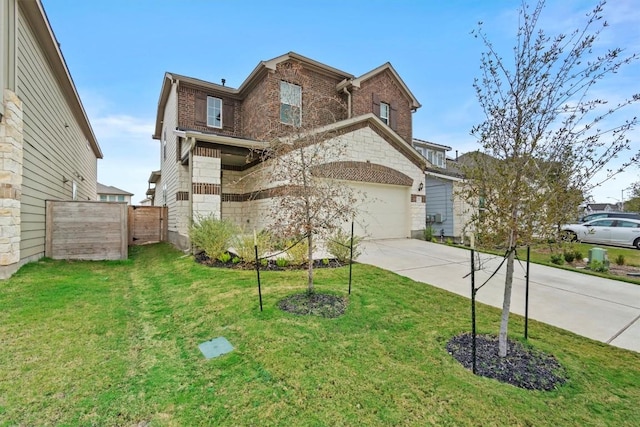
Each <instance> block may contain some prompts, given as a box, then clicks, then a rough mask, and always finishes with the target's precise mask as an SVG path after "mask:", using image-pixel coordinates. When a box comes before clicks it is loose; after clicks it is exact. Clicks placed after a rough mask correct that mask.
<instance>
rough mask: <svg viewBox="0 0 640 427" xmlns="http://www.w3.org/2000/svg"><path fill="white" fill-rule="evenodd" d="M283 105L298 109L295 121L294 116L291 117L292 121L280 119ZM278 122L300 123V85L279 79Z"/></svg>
mask: <svg viewBox="0 0 640 427" xmlns="http://www.w3.org/2000/svg"><path fill="white" fill-rule="evenodd" d="M294 97H295V99H294ZM283 105H288V106H290V107H295V108H297V109H298V112H299V114H298V122H297V123H296V118H295V117H292V118H291V120H292V122H288V121H284V120H282V106H283ZM280 123H284V124H287V125H293V126H301V125H302V86H299V85H297V84H293V83H289V82H285V81H284V80H281V81H280Z"/></svg>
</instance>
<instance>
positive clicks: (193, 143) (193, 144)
mask: <svg viewBox="0 0 640 427" xmlns="http://www.w3.org/2000/svg"><path fill="white" fill-rule="evenodd" d="M188 141H189V227H191V226H192V225H193V150H194V149H195V148H196V139H195V138H194V137H192V136H190V137H189V138H188ZM189 244H191V240H189ZM191 252H192V253H193V245H192V244H191Z"/></svg>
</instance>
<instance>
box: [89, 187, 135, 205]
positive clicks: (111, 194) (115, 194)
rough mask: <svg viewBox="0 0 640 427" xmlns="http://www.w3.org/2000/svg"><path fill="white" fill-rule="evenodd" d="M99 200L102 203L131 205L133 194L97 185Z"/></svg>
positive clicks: (116, 188)
mask: <svg viewBox="0 0 640 427" xmlns="http://www.w3.org/2000/svg"><path fill="white" fill-rule="evenodd" d="M96 191H97V193H98V200H99V201H101V202H126V203H127V204H128V205H130V204H131V196H133V193H129V192H128V191H124V190H121V189H119V188H118V187H113V186H111V185H104V184H100V183H99V182H98V183H97V189H96Z"/></svg>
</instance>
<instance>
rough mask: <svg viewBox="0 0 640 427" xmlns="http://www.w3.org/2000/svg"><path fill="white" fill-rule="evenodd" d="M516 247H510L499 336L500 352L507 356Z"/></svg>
mask: <svg viewBox="0 0 640 427" xmlns="http://www.w3.org/2000/svg"><path fill="white" fill-rule="evenodd" d="M515 253H516V251H515V249H514V248H513V247H511V248H510V249H509V255H508V256H507V275H506V277H505V279H504V300H503V301H502V318H501V320H500V335H499V337H498V354H499V356H500V357H505V356H506V355H507V351H508V350H509V345H508V343H507V332H508V328H509V311H510V310H511V288H512V287H513V267H514V259H515Z"/></svg>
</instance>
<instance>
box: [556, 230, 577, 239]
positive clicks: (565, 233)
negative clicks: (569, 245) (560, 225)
mask: <svg viewBox="0 0 640 427" xmlns="http://www.w3.org/2000/svg"><path fill="white" fill-rule="evenodd" d="M560 239H562V240H563V241H565V242H575V241H576V240H578V235H577V234H576V233H574V232H573V231H569V230H564V231H562V232H561V233H560Z"/></svg>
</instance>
